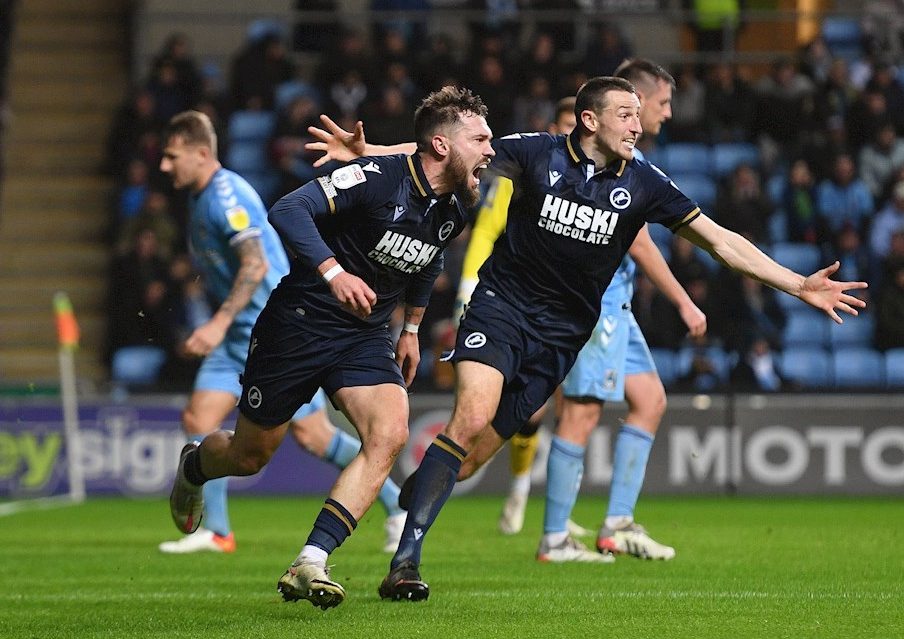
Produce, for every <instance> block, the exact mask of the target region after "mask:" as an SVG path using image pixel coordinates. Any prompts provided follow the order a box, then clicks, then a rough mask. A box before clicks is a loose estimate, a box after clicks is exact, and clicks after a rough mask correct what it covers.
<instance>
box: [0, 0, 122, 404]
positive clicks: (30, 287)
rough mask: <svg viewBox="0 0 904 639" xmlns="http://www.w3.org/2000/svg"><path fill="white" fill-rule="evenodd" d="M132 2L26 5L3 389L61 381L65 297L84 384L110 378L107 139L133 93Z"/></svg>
mask: <svg viewBox="0 0 904 639" xmlns="http://www.w3.org/2000/svg"><path fill="white" fill-rule="evenodd" d="M126 5H127V3H124V2H121V0H78V2H72V1H71V0H28V1H27V2H21V3H19V7H18V9H17V20H16V25H15V32H14V34H13V47H12V62H11V69H10V77H9V102H10V109H11V119H10V123H9V127H8V128H7V130H6V137H5V140H4V146H5V157H6V175H5V179H4V183H3V184H2V185H0V387H7V388H8V387H22V388H29V387H34V386H35V385H37V386H43V387H46V386H54V385H56V384H57V383H58V363H57V338H56V331H55V327H54V318H53V314H52V305H51V302H52V296H53V294H54V292H55V291H58V290H62V291H66V292H68V294H69V296H70V298H71V299H72V304H73V306H74V308H75V312H76V316H77V318H78V321H79V324H80V326H81V330H82V341H81V349H80V350H79V353H78V355H77V358H76V371H77V375H78V377H79V379H80V380H82V381H84V382H89V383H92V384H96V383H99V382H102V381H103V380H105V379H106V376H107V374H106V369H105V367H104V365H103V363H102V359H101V356H102V351H103V345H104V341H105V330H106V322H105V320H104V314H103V307H104V296H105V292H106V286H107V264H108V258H109V248H108V245H107V241H106V238H105V230H106V224H107V219H108V210H109V202H110V198H111V194H112V188H113V184H112V181H111V180H110V179H109V178H108V177H106V176H105V175H104V174H103V173H102V163H103V159H104V152H105V141H106V137H107V132H108V130H109V127H110V123H111V122H112V119H113V113H114V112H115V109H116V108H117V106H118V105H119V103H120V102H121V101H122V99H123V96H124V95H125V93H126V89H127V83H128V69H127V59H128V37H127V25H126V14H125V10H126V9H125V7H126Z"/></svg>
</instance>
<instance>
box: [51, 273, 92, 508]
mask: <svg viewBox="0 0 904 639" xmlns="http://www.w3.org/2000/svg"><path fill="white" fill-rule="evenodd" d="M53 311H54V315H55V316H56V327H57V336H58V338H59V343H60V348H59V360H60V395H61V399H62V403H63V427H64V432H65V435H66V463H67V465H68V466H69V494H70V496H71V499H72V501H74V502H82V501H85V474H84V472H83V469H82V440H81V435H80V433H79V425H78V397H77V395H76V392H75V351H76V350H77V349H78V340H79V329H78V323H77V322H76V321H75V313H74V312H73V311H72V303H71V302H70V301H69V296H68V295H66V293H63V292H62V291H61V292H58V293H56V294H55V295H54V296H53Z"/></svg>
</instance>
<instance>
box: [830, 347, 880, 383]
mask: <svg viewBox="0 0 904 639" xmlns="http://www.w3.org/2000/svg"><path fill="white" fill-rule="evenodd" d="M832 360H833V361H832V367H833V374H834V375H835V387H836V388H838V389H844V388H875V389H879V388H882V387H883V386H885V358H884V357H883V356H882V353H880V352H879V351H877V350H875V349H872V348H863V347H856V346H850V347H846V348H839V349H838V350H836V351H835V353H834V357H833V358H832Z"/></svg>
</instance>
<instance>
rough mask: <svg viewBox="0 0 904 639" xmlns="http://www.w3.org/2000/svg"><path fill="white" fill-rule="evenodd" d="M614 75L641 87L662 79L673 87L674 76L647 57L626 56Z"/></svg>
mask: <svg viewBox="0 0 904 639" xmlns="http://www.w3.org/2000/svg"><path fill="white" fill-rule="evenodd" d="M614 75H616V76H618V77H619V78H624V79H625V80H627V81H628V82H630V83H631V84H633V85H635V86H639V87H641V90H643V89H644V88H646V87H651V86H653V85H655V83H656V81H657V80H662V81H663V82H666V83H668V84H669V85H671V87H672V88H673V89H674V88H675V78H673V77H672V74H671V73H669V72H668V71H666V70H665V69H664V68H663V67H661V66H660V65H658V64H656V63H655V62H653V61H652V60H649V59H647V58H628V59H627V60H624V61H623V62H622V63H621V64H620V65H618V68H617V69H616V70H615V73H614Z"/></svg>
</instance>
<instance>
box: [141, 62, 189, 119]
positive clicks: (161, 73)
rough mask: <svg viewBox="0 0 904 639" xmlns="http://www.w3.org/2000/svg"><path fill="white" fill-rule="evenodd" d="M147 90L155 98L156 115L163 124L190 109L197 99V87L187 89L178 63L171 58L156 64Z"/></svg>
mask: <svg viewBox="0 0 904 639" xmlns="http://www.w3.org/2000/svg"><path fill="white" fill-rule="evenodd" d="M147 88H148V91H150V92H151V94H152V95H153V96H154V115H155V116H156V118H157V119H158V120H160V121H163V122H166V121H167V120H169V119H170V118H171V117H173V116H174V115H175V114H176V113H179V112H180V111H183V110H185V109H187V108H189V107H190V106H191V105H192V104H194V101H195V98H196V97H197V87H186V86H184V85H183V84H182V83H181V81H180V78H179V70H178V67H177V65H176V61H175V60H173V59H171V58H162V59H159V60H158V61H157V62H156V64H155V65H154V68H153V69H152V71H151V77H150V79H149V80H148V83H147Z"/></svg>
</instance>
